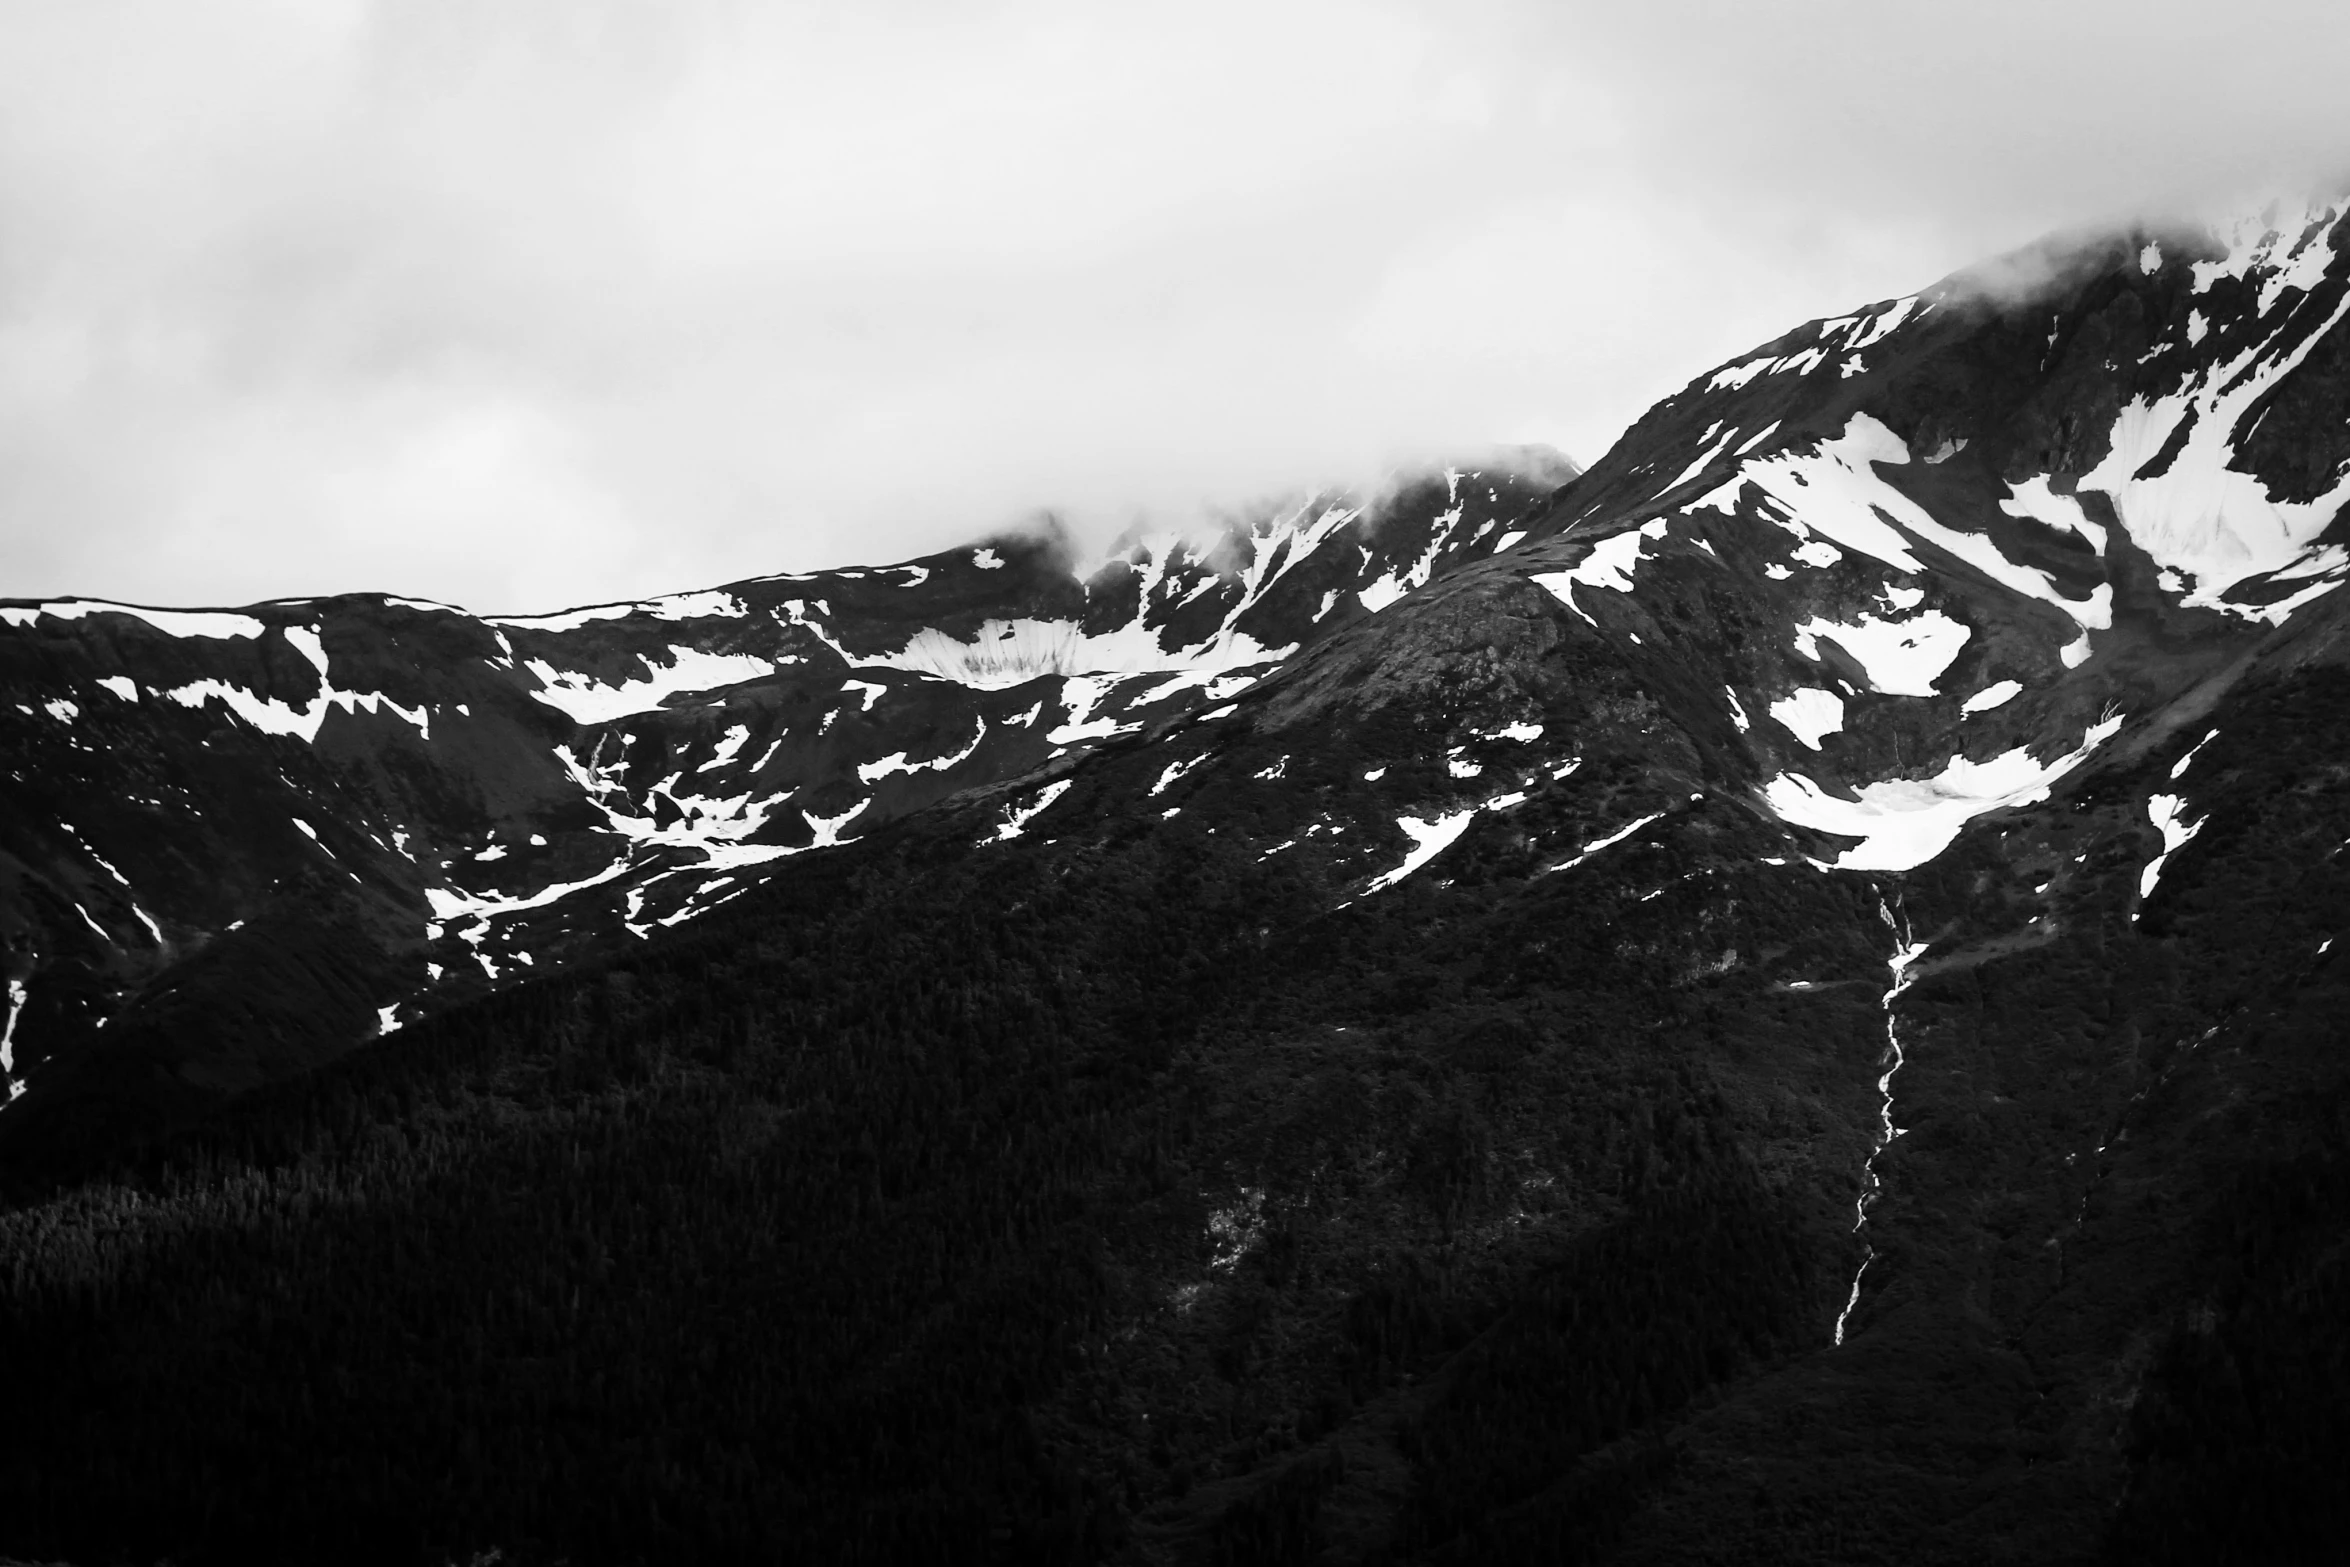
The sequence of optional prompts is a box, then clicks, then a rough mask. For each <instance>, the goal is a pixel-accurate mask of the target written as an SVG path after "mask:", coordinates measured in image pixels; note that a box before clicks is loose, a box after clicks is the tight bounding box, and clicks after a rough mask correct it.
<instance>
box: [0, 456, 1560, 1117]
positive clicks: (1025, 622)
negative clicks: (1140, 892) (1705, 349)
mask: <svg viewBox="0 0 2350 1567" xmlns="http://www.w3.org/2000/svg"><path fill="white" fill-rule="evenodd" d="M1561 461H1562V460H1561V459H1559V458H1558V457H1557V455H1556V454H1555V453H1553V454H1550V456H1549V457H1548V458H1547V459H1544V458H1543V457H1542V456H1541V455H1540V454H1538V453H1530V452H1510V453H1503V454H1500V455H1499V460H1498V465H1496V466H1494V467H1492V468H1491V469H1490V471H1472V472H1463V471H1461V470H1459V469H1446V470H1444V471H1442V472H1440V473H1435V474H1428V475H1419V476H1414V477H1411V478H1408V479H1405V480H1400V481H1398V482H1396V483H1395V484H1393V485H1391V486H1389V487H1388V488H1387V489H1386V490H1385V491H1383V492H1380V493H1374V494H1339V493H1328V494H1317V495H1312V496H1308V497H1306V498H1305V499H1303V500H1301V501H1296V502H1293V503H1289V504H1286V505H1283V506H1279V507H1273V508H1265V509H1261V510H1260V511H1258V512H1257V513H1254V514H1250V515H1246V516H1242V517H1240V518H1238V519H1235V520H1232V521H1229V522H1227V523H1225V524H1223V525H1222V526H1221V527H1216V528H1207V529H1202V530H1199V533H1198V536H1196V537H1192V536H1186V535H1184V534H1182V533H1179V532H1158V533H1151V534H1147V535H1141V536H1136V537H1131V538H1128V539H1126V540H1123V541H1121V542H1120V544H1119V545H1118V546H1117V547H1116V548H1115V549H1113V550H1112V551H1111V552H1110V554H1109V556H1108V558H1107V559H1104V560H1096V561H1091V562H1078V561H1074V560H1073V559H1072V546H1071V544H1070V543H1069V541H1068V540H1067V539H1066V537H1064V536H1062V535H1060V534H1059V533H1058V532H1056V531H1052V530H1047V531H1046V532H1044V533H1042V534H1040V535H1038V536H1035V537H1007V538H1001V539H997V540H994V541H992V542H991V543H987V544H984V545H981V546H977V547H974V548H970V549H963V550H957V551H951V552H948V553H946V554H943V555H937V556H932V557H927V558H925V559H922V560H918V561H912V562H908V563H906V564H904V565H901V566H892V567H883V568H877V569H865V568H850V569H846V570H839V571H829V572H816V573H809V574H804V575H797V576H786V577H771V578H762V579H757V580H753V581H748V582H738V583H733V584H729V585H728V586H726V587H724V588H719V589H714V590H711V591H707V592H694V593H680V594H673V595H670V596H668V597H665V598H657V599H650V600H645V601H643V602H638V603H626V604H607V605H597V606H592V607H590V608H586V609H577V610H572V611H569V612H567V613H563V614H556V615H540V616H527V617H507V618H495V619H484V618H481V617H477V616H473V615H470V614H467V613H465V612H464V611H461V610H458V609H455V608H452V607H451V606H448V605H441V604H430V603H424V602H421V601H417V600H412V599H396V598H387V597H383V596H379V595H345V596H341V597H336V598H329V599H301V600H288V601H281V602H276V603H269V604H257V605H249V606H246V607H244V608H241V609H236V610H194V611H191V610H156V609H148V608H142V607H138V606H133V605H122V604H112V603H107V602H103V601H96V600H84V599H69V600H63V601H56V602H48V603H31V602H18V603H0V745H4V746H5V747H6V751H7V754H8V756H9V757H10V759H11V766H10V768H9V771H8V777H7V779H6V780H5V783H0V940H4V941H5V948H4V949H0V950H4V951H5V958H4V960H0V962H4V966H5V969H6V973H7V977H8V979H9V981H10V984H11V990H10V998H11V1001H10V1013H9V1028H10V1032H11V1035H12V1038H11V1040H10V1045H9V1049H8V1059H7V1061H6V1063H5V1067H4V1070H5V1071H6V1074H7V1076H8V1079H9V1084H10V1091H11V1093H12V1094H17V1093H23V1092H25V1091H26V1090H27V1089H28V1088H29V1087H32V1086H33V1085H39V1091H37V1092H35V1093H34V1094H33V1097H32V1098H31V1100H30V1101H28V1102H27V1103H26V1104H25V1105H24V1106H22V1107H20V1108H19V1110H18V1113H17V1115H16V1116H15V1117H14V1118H13V1119H15V1120H18V1121H26V1120H41V1119H45V1118H46V1117H48V1116H50V1115H52V1114H65V1115H67V1116H68V1119H67V1123H66V1124H62V1125H60V1126H59V1127H58V1128H57V1129H56V1130H55V1131H54V1132H52V1133H49V1134H46V1136H47V1137H48V1138H49V1140H52V1141H62V1142H65V1143H69V1144H75V1145H80V1144H84V1143H87V1142H88V1141H90V1140H91V1139H92V1138H93V1137H111V1136H112V1135H115V1134H114V1133H113V1132H109V1131H107V1130H106V1123H108V1122H111V1121H113V1120H115V1119H119V1118H123V1117H128V1119H129V1121H130V1123H131V1124H132V1125H134V1126H136V1125H143V1124H144V1123H145V1120H146V1119H147V1118H149V1117H151V1116H152V1115H154V1114H156V1113H159V1112H168V1113H171V1114H177V1113H180V1112H182V1111H183V1110H187V1109H196V1108H201V1107H202V1106H204V1105H208V1104H210V1103H212V1102H215V1101H216V1100H217V1099H218V1098H219V1097H220V1096H221V1095H223V1094H225V1093H232V1092H235V1091H239V1090H242V1089H245V1088H250V1087H253V1086H255V1085H257V1084H258V1083H261V1082H265V1081H269V1080H272V1079H274V1078H276V1077H280V1076H283V1075H286V1074H287V1073H289V1072H298V1071H300V1070H304V1069H306V1068H307V1067H309V1066H311V1065H315V1064H316V1063H317V1062H319V1061H321V1060H324V1059H327V1058H330V1057H331V1056H332V1055H334V1054H336V1053H339V1052H340V1051H342V1050H344V1049H347V1048H349V1047H350V1046H352V1045H354V1044H356V1043H358V1042H360V1041H362V1040H364V1039H366V1038H369V1037H372V1036H375V1035H377V1034H380V1033H384V1032H389V1031H390V1030H393V1029H395V1028H397V1027H399V1026H401V1025H402V1024H403V1023H405V1022H409V1021H413V1020H414V1019H416V1018H417V1017H420V1016H423V1015H426V1014H428V1013H430V1012H432V1011H433V1010H435V1009H437V1008H440V1007H443V1006H446V1005H449V1004H452V1003H454V1002H458V1001H462V1000H464V999H466V998H469V997H473V996H478V995H481V994H483V993H485V992H487V991H489V990H491V989H494V988H496V987H497V986H498V985H500V984H503V983H510V982H512V981H513V980H514V979H516V978H517V977H519V976H525V975H528V974H530V973H532V972H535V971H542V970H544V969H546V968H549V967H554V966H559V965H562V964H565V963H569V962H575V961H579V960H582V959H583V958H585V957H587V956H589V955H591V954H595V953H602V952H609V951H611V950H614V949H615V948H621V947H625V946H626V945H628V944H629V943H630V942H632V941H641V940H643V939H645V938H646V937H648V936H649V935H651V934H653V933H656V932H658V931H660V930H663V929H669V928H674V927H676V926H677V925H679V924H680V923H682V922H684V921H687V920H690V919H692V918H694V917H695V916H697V915H699V914H702V913H704V912H707V911H708V910H709V909H711V908H714V907H717V906H718V905H720V904H722V903H724V902H726V901H727V900H729V899H731V898H736V897H740V896H741V895H742V894H743V893H744V892H745V891H746V890H748V889H749V888H750V887H751V886H753V885H755V884H756V883H757V881H758V879H759V878H760V877H761V876H762V875H764V874H765V873H766V871H767V869H769V868H772V866H773V865H774V864H775V863H777V862H779V861H781V860H783V859H785V858H786V857H788V856H791V855H794V854H798V853H802V852H804V851H806V850H808V849H811V848H819V847H828V846H831V845H834V844H837V843H840V842H844V841H853V840H854V839H856V838H858V837H860V836H862V835H863V834H865V833H868V832H870V831H872V830H873V829H874V828H876V827H877V826H879V825H881V824H882V823H884V822H887V821H890V820H892V819H894V818H895V817H898V816H900V815H903V814H904V813H906V812H908V811H913V810H919V809H921V808H923V807H926V806H929V805H932V804H934V803H936V802H938V801H940V800H943V799H947V798H949V797H954V796H960V795H967V794H970V793H972V792H973V791H981V792H985V791H989V790H994V789H1000V788H1002V787H1004V786H1007V785H1009V784H1011V783H1013V782H1015V781H1019V780H1030V781H1035V780H1049V779H1052V778H1057V777H1059V776H1061V775H1063V774H1065V773H1066V772H1067V771H1068V770H1069V769H1071V768H1072V767H1074V766H1075V765H1076V764H1077V763H1078V761H1079V760H1081V759H1082V758H1083V757H1085V756H1086V755H1088V754H1090V753H1091V752H1093V751H1094V750H1096V749H1098V748H1099V747H1100V746H1101V745H1102V744H1104V743H1105V742H1107V741H1110V740H1114V739H1116V738H1118V737H1121V736H1126V735H1133V734H1137V733H1142V732H1155V731H1159V730H1163V729H1165V728H1166V727H1167V726H1169V725H1170V724H1173V723H1176V722H1178V721H1180V720H1181V719H1183V718H1184V717H1185V716H1186V715H1189V714H1193V713H1196V712H1198V711H1201V710H1203V709H1205V708H1207V707H1212V706H1214V705H1215V704H1216V703H1218V702H1222V701H1224V700H1226V699H1227V698H1229V697H1231V696H1233V695H1234V694H1236V693H1238V692H1239V691H1241V690H1244V689H1246V688H1247V687H1248V686H1249V685H1250V684H1251V683H1252V682H1253V681H1254V680H1255V679H1256V678H1258V677H1259V676H1261V675H1262V674H1263V673H1264V672H1265V671H1266V670H1267V669H1268V668H1270V667H1271V666H1273V665H1274V664H1276V663H1278V662H1279V661H1280V660H1281V659H1282V658H1285V657H1288V656H1291V655H1293V654H1295V653H1296V652H1297V651H1298V650H1299V649H1300V648H1301V647H1303V646H1305V645H1307V644H1308V643H1311V642H1313V641H1316V640H1319V639H1320V638H1321V637H1323V636H1325V635H1327V634H1328V633H1330V632H1331V631H1334V630H1336V629H1339V628H1341V627H1343V626H1345V625H1347V624H1350V623H1351V622H1353V621H1355V620H1357V619H1360V618H1363V617H1364V616H1367V615H1370V614H1372V613H1374V612H1375V611H1377V610H1378V609H1380V608H1382V607H1384V606H1385V605H1387V604H1388V603H1391V602H1392V601H1394V600H1395V599H1396V598H1398V597H1400V596H1401V595H1403V594H1404V593H1406V592H1408V591H1410V589H1412V588H1413V587H1416V586H1418V585H1420V584H1422V583H1424V582H1426V581H1427V580H1428V578H1429V576H1430V574H1431V573H1432V572H1435V571H1438V570H1441V569H1445V568H1447V567H1449V566H1452V565H1454V564H1457V563H1459V562H1460V561H1462V560H1465V559H1469V558H1472V557H1474V556H1476V555H1479V554H1485V553H1490V552H1491V551H1492V550H1493V549H1494V548H1495V547H1497V546H1498V545H1501V544H1504V543H1508V542H1514V540H1512V539H1511V538H1510V537H1509V535H1508V534H1507V533H1506V532H1505V531H1504V522H1505V519H1507V518H1510V517H1514V516H1516V515H1517V514H1518V513H1520V512H1522V511H1524V510H1525V509H1526V508H1527V506H1528V505H1530V504H1531V503H1532V501H1533V500H1534V499H1536V498H1537V497H1538V496H1539V495H1541V494H1543V493H1546V491H1547V489H1548V488H1550V487H1554V481H1555V480H1556V479H1557V478H1558V476H1559V468H1558V465H1559V463H1560V462H1561ZM1566 471H1567V472H1568V473H1570V474H1571V472H1572V471H1573V470H1572V465H1571V464H1569V465H1566ZM1004 830H1006V831H1014V832H1016V831H1017V830H1018V828H1017V826H1016V824H1011V823H1007V824H1006V825H1005V828H1004ZM85 1058H89V1059H86V1060H85ZM52 1063H54V1065H52ZM48 1106H62V1107H66V1108H59V1109H56V1110H51V1109H49V1108H48ZM68 1108H69V1109H70V1114H68ZM19 1135H26V1134H19Z"/></svg>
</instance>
